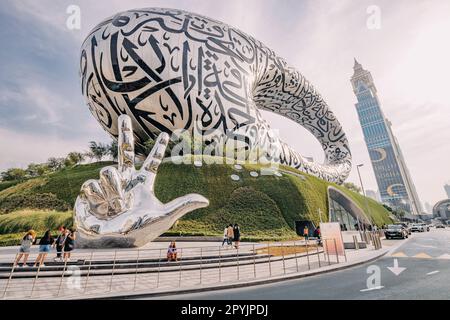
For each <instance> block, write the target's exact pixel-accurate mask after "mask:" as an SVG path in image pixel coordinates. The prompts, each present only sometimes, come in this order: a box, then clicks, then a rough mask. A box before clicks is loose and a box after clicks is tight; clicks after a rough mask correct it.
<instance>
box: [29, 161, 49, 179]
mask: <svg viewBox="0 0 450 320" xmlns="http://www.w3.org/2000/svg"><path fill="white" fill-rule="evenodd" d="M25 171H26V173H27V176H29V177H32V178H34V177H40V176H42V175H44V174H46V173H47V172H48V171H49V168H48V166H47V165H46V164H45V163H40V164H36V163H30V164H29V165H28V167H27V169H26V170H25Z"/></svg>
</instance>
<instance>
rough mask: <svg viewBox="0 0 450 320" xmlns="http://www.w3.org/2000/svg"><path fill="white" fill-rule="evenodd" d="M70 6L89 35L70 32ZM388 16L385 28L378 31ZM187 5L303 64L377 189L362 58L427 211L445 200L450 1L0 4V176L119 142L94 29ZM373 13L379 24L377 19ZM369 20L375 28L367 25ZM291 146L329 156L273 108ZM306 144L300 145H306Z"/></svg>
mask: <svg viewBox="0 0 450 320" xmlns="http://www.w3.org/2000/svg"><path fill="white" fill-rule="evenodd" d="M71 5H77V6H78V7H79V8H80V13H81V19H80V22H81V28H80V29H74V30H70V29H69V28H68V27H67V26H66V21H67V19H68V18H69V14H68V13H67V12H66V11H67V8H68V7H69V6H71ZM374 5H375V6H376V9H377V10H379V15H377V16H376V17H379V19H378V20H377V21H378V22H379V24H378V27H379V28H372V27H370V26H372V24H371V22H373V21H374V20H373V18H374V11H372V8H373V6H374ZM144 7H166V8H179V9H185V10H188V11H192V12H195V13H199V14H202V15H206V16H209V17H211V18H214V19H217V20H219V21H223V22H225V23H227V24H230V25H233V26H235V27H237V28H239V29H241V30H242V31H244V32H246V33H248V34H250V35H252V36H254V37H255V38H256V39H258V40H260V41H262V42H263V43H265V44H266V45H267V46H268V47H270V48H272V49H274V50H275V52H277V53H278V55H280V56H282V57H284V58H285V59H286V60H287V61H288V62H289V63H290V65H292V66H295V67H296V68H297V69H298V70H299V71H300V72H301V73H302V74H303V75H304V76H305V77H306V78H307V79H308V80H309V81H310V82H311V83H312V84H313V85H314V86H315V87H316V88H317V89H318V91H319V92H320V93H321V94H322V97H323V98H324V99H325V101H326V102H327V103H328V105H329V106H330V108H331V110H332V111H333V112H334V113H335V115H336V116H337V118H338V119H339V121H340V122H341V124H342V126H343V128H344V130H345V132H346V133H347V136H348V139H349V143H350V147H351V151H352V154H353V161H354V168H353V170H352V172H351V174H350V176H349V178H348V181H350V182H354V183H356V184H359V180H358V176H357V172H356V164H360V163H363V164H364V167H363V168H361V175H362V179H363V182H364V186H365V188H366V189H371V190H376V189H377V186H376V181H375V176H374V173H373V170H372V167H371V165H370V159H369V155H368V152H367V148H366V145H365V143H364V138H363V133H362V130H361V127H360V124H359V121H358V117H357V113H356V109H355V102H356V98H355V96H354V94H353V90H352V87H351V84H350V77H351V75H352V74H353V59H354V57H356V58H357V59H358V61H359V62H360V63H361V64H362V65H363V67H364V68H365V69H367V70H369V71H370V72H371V73H372V76H373V78H374V81H375V85H376V86H377V89H378V96H379V98H380V100H381V104H382V108H383V111H384V114H385V115H386V117H387V118H388V119H389V120H390V121H391V122H392V126H393V131H394V134H395V135H396V137H397V139H398V141H399V143H400V146H401V149H402V151H403V154H404V156H405V159H406V163H407V165H408V168H409V171H410V173H411V175H412V178H413V181H414V183H415V185H416V189H417V191H418V194H419V198H420V199H421V201H422V203H423V204H424V203H425V202H428V203H430V204H431V205H433V204H434V203H436V202H437V201H439V200H442V199H444V198H446V195H445V192H444V189H443V185H444V184H445V183H448V182H449V181H450V130H449V124H450V102H449V99H448V97H449V94H448V92H449V81H448V75H449V74H450V59H449V57H450V43H449V41H448V39H449V38H450V1H447V0H434V1H433V2H432V4H430V1H427V0H396V1H390V0H386V1H385V0H383V1H376V0H370V1H366V0H339V1H334V0H245V1H244V0H228V1H214V0H208V1H206V0H205V1H203V0H183V1H176V0H161V1H156V0H155V1H152V0H145V1H140V0H137V1H132V0H129V1H122V0H112V1H102V0H98V1H87V0H86V1H84V0H78V1H77V0H70V1H63V0H61V1H51V0H40V1H32V0H30V1H26V0H19V1H12V0H6V1H5V0H3V1H1V4H0V41H1V43H2V49H1V51H0V171H1V170H4V169H7V168H10V167H22V168H25V167H26V166H27V165H28V164H29V163H30V162H35V163H39V162H45V161H46V160H47V159H48V158H49V157H51V156H65V155H66V154H67V153H68V152H70V151H75V150H76V151H85V150H87V148H88V147H87V145H88V142H89V141H91V140H96V141H104V142H109V141H110V137H109V136H108V135H107V134H106V133H105V132H104V131H103V129H101V127H100V125H99V124H98V123H97V122H96V120H95V119H94V118H93V117H92V116H91V115H90V113H89V111H88V108H87V106H86V104H85V102H84V99H83V97H82V95H81V89H80V80H79V77H78V61H79V58H78V55H79V49H80V46H81V43H82V41H83V40H84V38H85V37H86V36H87V34H88V32H89V31H90V30H91V29H92V28H93V27H94V26H95V25H96V24H97V23H98V22H100V21H102V20H103V19H105V18H107V17H109V16H111V15H114V14H116V13H117V12H120V11H124V10H128V9H133V8H144ZM376 17H375V18H376ZM368 22H369V23H368ZM264 116H265V117H266V119H267V120H268V121H269V123H271V126H272V128H274V129H279V132H280V136H281V138H282V139H283V140H284V141H286V142H287V143H288V144H290V145H291V146H292V147H293V148H295V149H296V150H298V151H299V152H300V153H302V154H303V155H305V156H312V157H313V158H314V159H315V160H316V161H322V160H323V158H324V157H323V152H322V150H321V147H320V145H319V143H318V142H317V141H316V140H315V138H314V137H313V136H312V135H311V134H309V133H308V132H307V131H306V130H304V129H303V128H300V127H299V126H298V125H297V124H296V123H294V122H292V121H290V120H287V119H285V118H282V117H280V116H277V115H273V114H270V113H267V112H264ZM299 137H301V139H299Z"/></svg>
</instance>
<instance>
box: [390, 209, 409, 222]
mask: <svg viewBox="0 0 450 320" xmlns="http://www.w3.org/2000/svg"><path fill="white" fill-rule="evenodd" d="M392 214H393V215H394V216H396V217H397V219H399V220H402V219H403V218H404V217H405V214H406V212H405V211H403V210H393V211H392Z"/></svg>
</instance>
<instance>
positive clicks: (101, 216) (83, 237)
mask: <svg viewBox="0 0 450 320" xmlns="http://www.w3.org/2000/svg"><path fill="white" fill-rule="evenodd" d="M118 127H119V128H120V131H119V138H118V140H119V144H118V149H119V152H118V154H119V156H118V157H119V163H118V167H117V168H115V167H112V166H109V167H105V168H103V169H102V170H101V171H100V179H99V180H88V181H86V182H85V183H84V184H83V186H82V187H81V193H80V195H79V196H78V197H77V199H76V202H75V224H76V228H77V232H78V238H77V241H76V243H77V245H78V246H79V247H93V248H104V247H134V246H142V245H144V244H146V243H148V242H149V241H152V240H153V239H155V238H156V237H158V236H159V235H161V234H162V233H164V232H165V231H166V230H168V229H169V228H170V227H171V226H172V225H173V223H175V221H176V220H178V219H179V218H181V217H182V216H183V215H185V214H186V213H188V212H190V211H192V210H195V209H198V208H202V207H206V206H208V204H209V202H208V199H206V198H205V197H203V196H201V195H199V194H188V195H186V196H184V197H180V198H177V199H174V200H172V201H170V202H169V203H166V204H163V203H161V202H160V201H159V200H158V199H157V198H156V196H155V194H154V182H155V177H156V172H157V169H158V166H159V164H160V163H161V161H162V159H163V156H164V151H165V149H166V147H167V144H168V142H169V135H168V134H167V133H161V134H160V135H159V136H158V138H157V140H156V142H155V146H154V147H153V149H152V151H151V152H150V154H149V155H148V157H147V159H146V160H145V161H144V163H143V165H142V168H141V169H140V170H136V169H135V167H134V138H133V128H132V122H131V119H130V117H129V116H127V115H122V116H120V117H119V119H118Z"/></svg>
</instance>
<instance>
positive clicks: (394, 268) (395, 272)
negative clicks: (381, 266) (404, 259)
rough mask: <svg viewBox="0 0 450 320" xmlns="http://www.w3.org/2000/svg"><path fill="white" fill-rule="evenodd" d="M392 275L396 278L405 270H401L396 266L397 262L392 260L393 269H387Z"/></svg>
mask: <svg viewBox="0 0 450 320" xmlns="http://www.w3.org/2000/svg"><path fill="white" fill-rule="evenodd" d="M387 268H388V269H389V270H390V271H391V272H392V273H393V274H395V275H396V276H398V275H399V274H400V273H402V272H403V271H405V270H406V268H402V267H399V266H398V260H397V259H394V266H393V267H387Z"/></svg>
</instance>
